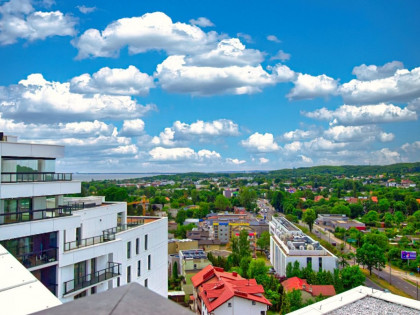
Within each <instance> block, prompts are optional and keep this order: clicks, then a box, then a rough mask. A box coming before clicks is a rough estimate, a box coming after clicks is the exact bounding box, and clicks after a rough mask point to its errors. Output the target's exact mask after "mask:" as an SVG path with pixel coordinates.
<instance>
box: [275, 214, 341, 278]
mask: <svg viewBox="0 0 420 315" xmlns="http://www.w3.org/2000/svg"><path fill="white" fill-rule="evenodd" d="M269 229H270V262H271V264H272V265H273V268H274V270H275V271H276V273H278V274H279V275H280V276H285V275H286V267H287V264H288V263H291V264H292V265H293V264H294V262H295V261H298V262H299V265H300V268H305V267H306V266H308V264H311V266H312V270H314V271H320V270H327V271H330V272H333V271H334V269H336V268H338V259H337V257H336V256H334V255H333V254H332V253H331V252H329V251H328V250H326V249H325V248H324V247H322V246H321V245H320V244H319V243H318V242H316V241H314V240H313V239H312V238H310V237H309V236H307V235H306V234H304V233H303V232H302V231H301V230H300V229H299V228H297V227H296V226H295V225H293V224H292V223H290V222H289V221H288V220H286V219H285V218H284V217H272V219H271V221H270V223H269Z"/></svg>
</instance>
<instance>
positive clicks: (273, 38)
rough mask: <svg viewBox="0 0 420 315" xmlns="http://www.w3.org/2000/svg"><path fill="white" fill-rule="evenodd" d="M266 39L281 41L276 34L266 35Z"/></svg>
mask: <svg viewBox="0 0 420 315" xmlns="http://www.w3.org/2000/svg"><path fill="white" fill-rule="evenodd" d="M267 40H269V41H270V42H275V43H281V40H280V39H278V38H277V36H276V35H268V36H267Z"/></svg>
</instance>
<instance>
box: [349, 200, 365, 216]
mask: <svg viewBox="0 0 420 315" xmlns="http://www.w3.org/2000/svg"><path fill="white" fill-rule="evenodd" d="M349 208H350V216H351V217H352V218H357V217H359V216H361V215H362V214H363V206H362V204H360V203H352V204H350V205H349Z"/></svg>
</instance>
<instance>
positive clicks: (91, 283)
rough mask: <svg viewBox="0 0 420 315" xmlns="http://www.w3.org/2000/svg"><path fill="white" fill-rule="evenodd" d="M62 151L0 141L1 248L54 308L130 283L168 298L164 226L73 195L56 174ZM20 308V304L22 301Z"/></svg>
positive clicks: (64, 176)
mask: <svg viewBox="0 0 420 315" xmlns="http://www.w3.org/2000/svg"><path fill="white" fill-rule="evenodd" d="M63 155H64V147H63V146H56V145H43V144H28V143H19V142H17V139H16V137H10V136H7V137H6V136H4V135H2V133H0V160H1V163H0V165H1V166H0V167H1V169H0V170H1V182H0V244H2V245H3V246H4V247H5V248H6V249H7V250H8V251H9V252H10V253H11V254H12V255H14V256H15V257H16V258H17V259H18V260H19V261H20V262H21V263H22V264H23V265H24V266H25V267H26V268H27V269H28V270H29V271H31V272H32V274H33V275H34V276H35V277H36V278H37V279H38V280H39V281H41V282H42V283H43V284H44V285H45V286H46V287H47V288H49V289H50V291H51V292H53V293H54V294H55V295H56V296H57V297H58V298H59V299H60V300H61V301H63V302H67V301H71V300H73V299H75V298H79V297H82V296H86V295H91V294H95V293H97V292H102V291H106V290H108V289H110V288H113V287H117V286H120V285H123V284H126V283H129V282H132V281H136V282H138V283H140V284H141V285H143V286H145V287H148V288H149V289H151V290H153V291H155V292H157V293H158V294H160V295H162V296H164V297H167V282H168V281H167V260H166V257H167V252H168V242H167V226H168V223H167V218H155V217H130V216H127V205H126V203H125V202H107V201H105V200H104V198H103V197H100V196H94V197H85V198H67V197H64V195H67V194H75V193H79V192H80V190H81V183H80V182H78V181H74V180H72V174H69V173H56V172H55V162H56V158H59V157H62V156H63ZM22 302H24V300H22Z"/></svg>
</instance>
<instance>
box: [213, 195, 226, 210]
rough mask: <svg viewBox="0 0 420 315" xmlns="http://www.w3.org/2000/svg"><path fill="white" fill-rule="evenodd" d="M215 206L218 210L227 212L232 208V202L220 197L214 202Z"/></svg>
mask: <svg viewBox="0 0 420 315" xmlns="http://www.w3.org/2000/svg"><path fill="white" fill-rule="evenodd" d="M214 206H215V207H216V209H218V210H223V211H224V210H226V209H228V208H229V207H230V201H229V199H227V198H226V197H225V196H223V195H218V196H217V197H216V200H215V201H214Z"/></svg>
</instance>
